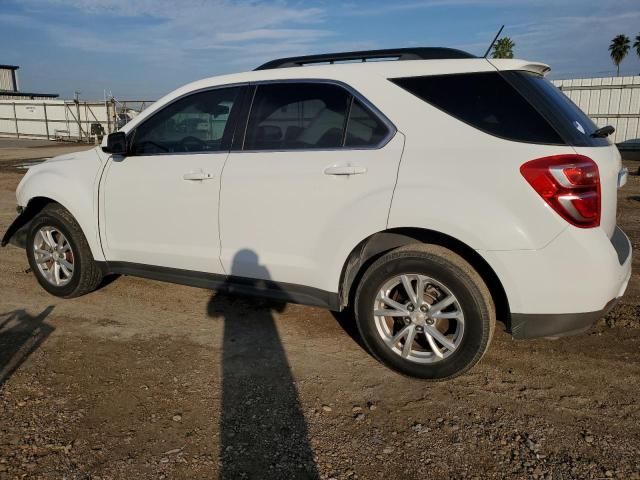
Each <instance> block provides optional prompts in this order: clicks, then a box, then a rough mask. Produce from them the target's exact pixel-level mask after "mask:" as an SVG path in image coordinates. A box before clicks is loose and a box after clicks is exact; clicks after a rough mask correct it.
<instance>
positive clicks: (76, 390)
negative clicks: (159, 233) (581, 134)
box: [0, 164, 640, 480]
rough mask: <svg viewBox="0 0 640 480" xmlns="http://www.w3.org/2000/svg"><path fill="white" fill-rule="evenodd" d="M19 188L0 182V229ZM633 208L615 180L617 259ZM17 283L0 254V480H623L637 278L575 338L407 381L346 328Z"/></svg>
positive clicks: (110, 288)
mask: <svg viewBox="0 0 640 480" xmlns="http://www.w3.org/2000/svg"><path fill="white" fill-rule="evenodd" d="M633 169H634V171H635V170H637V164H633ZM21 175H22V173H20V172H15V171H12V170H11V169H9V168H4V169H2V170H0V231H4V230H5V229H6V227H7V225H8V224H9V222H10V221H11V219H12V218H13V216H14V208H15V205H14V204H15V198H14V193H13V192H14V190H15V187H16V185H17V183H18V181H19V180H20V177H21ZM639 201H640V177H638V176H632V177H631V178H630V182H629V184H628V185H627V187H625V188H624V189H623V190H622V191H621V193H620V207H621V213H620V223H621V224H622V226H623V228H625V230H626V231H627V233H628V234H629V235H630V237H631V238H632V241H633V243H634V246H635V248H636V252H637V251H638V248H639V247H640V245H639V243H640V209H639V208H638V207H640V204H639V203H638V202H639ZM637 262H638V257H637V256H636V255H635V252H634V265H635V271H636V272H639V271H640V269H638V266H637ZM27 268H28V265H27V261H26V258H25V256H24V253H23V252H21V251H20V250H18V249H16V248H13V247H10V248H6V249H0V479H1V480H4V479H14V478H66V479H89V478H91V479H98V478H101V479H112V478H113V479H120V478H122V479H129V478H158V479H162V478H166V479H173V478H189V479H194V478H216V477H217V478H224V479H236V478H238V479H243V478H246V479H262V478H282V479H292V478H293V479H295V478H300V479H306V478H322V479H331V478H335V479H342V478H345V479H350V478H351V479H356V478H360V479H375V478H383V479H396V478H398V479H400V478H430V479H439V478H442V479H485V478H523V479H524V478H527V479H530V478H534V479H553V480H560V479H563V480H564V479H584V478H589V479H591V478H594V479H595V478H605V479H606V478H619V479H625V480H627V479H640V426H639V420H640V408H639V403H638V400H637V397H638V393H639V390H640V384H639V382H638V380H639V379H640V362H639V360H640V295H639V294H640V281H639V279H638V273H636V274H634V276H633V278H632V281H631V284H630V287H629V290H628V292H627V295H625V297H624V299H623V301H622V303H621V304H620V305H619V306H618V307H617V308H616V309H615V310H614V311H613V312H612V313H611V314H610V315H609V316H608V317H607V318H606V319H604V320H602V321H600V322H599V323H598V324H597V325H596V326H594V327H593V328H592V329H591V331H590V332H589V333H587V334H585V335H582V336H578V337H571V338H563V339H560V340H556V341H548V340H534V341H526V342H522V341H520V342H517V341H513V340H512V339H511V338H510V336H509V335H508V334H506V333H505V332H504V331H503V329H501V328H498V331H497V332H496V335H495V338H494V341H493V343H492V345H491V348H490V350H489V353H488V354H487V355H486V356H485V358H484V360H483V361H482V362H481V363H480V364H478V365H477V366H476V367H475V368H474V369H473V370H472V371H471V372H469V373H468V374H466V375H464V376H463V377H461V378H458V379H456V380H454V381H450V382H448V383H440V384H425V383H423V382H420V381H416V380H412V379H408V378H403V377H400V376H398V375H396V374H394V373H392V372H390V371H388V370H387V369H385V368H384V367H382V366H381V365H379V364H378V363H377V362H376V361H374V360H373V359H372V358H371V357H370V356H369V355H367V353H365V351H364V350H363V349H362V348H361V346H360V345H359V343H358V339H357V335H355V333H354V328H353V324H352V323H351V321H350V320H349V317H348V316H346V315H338V316H336V315H333V314H331V313H330V312H327V311H323V310H320V309H316V308H310V307H302V306H298V305H292V304H276V303H272V302H267V301H262V300H254V299H247V298H233V297H229V296H223V295H217V294H215V293H212V292H210V291H206V290H201V289H196V288H190V287H184V286H177V285H170V284H163V283H159V282H153V281H148V280H141V279H135V278H130V277H121V278H118V279H116V280H115V281H112V282H110V283H108V284H107V285H105V286H104V287H103V288H102V289H100V290H99V291H97V292H95V293H93V294H91V295H87V296H85V297H82V298H78V299H73V300H60V299H58V298H55V297H52V296H50V295H48V294H47V293H46V292H44V291H43V290H42V289H40V288H39V287H38V286H37V284H36V281H35V279H34V278H33V275H32V274H30V273H28V272H27Z"/></svg>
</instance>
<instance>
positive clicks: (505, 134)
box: [392, 72, 565, 144]
mask: <svg viewBox="0 0 640 480" xmlns="http://www.w3.org/2000/svg"><path fill="white" fill-rule="evenodd" d="M392 81H393V82H394V83H396V84H397V85H399V86H400V87H402V88H404V89H405V90H407V91H409V92H411V93H412V94H414V95H416V96H417V97H418V98H421V99H422V100H424V101H425V102H428V103H430V104H432V105H433V106H435V107H437V108H439V109H440V110H443V111H445V112H446V113H448V114H449V115H452V116H453V117H455V118H457V119H458V120H461V121H463V122H466V123H468V124H469V125H471V126H473V127H475V128H477V129H479V130H482V131H484V132H487V133H490V134H492V135H495V136H497V137H502V138H506V139H508V140H515V141H520V142H531V143H551V144H564V143H565V142H563V141H562V139H561V138H560V136H559V135H558V133H557V132H556V131H555V130H554V129H553V128H552V127H551V125H549V122H547V121H546V120H545V119H544V118H543V117H542V116H541V115H540V114H539V113H538V112H537V111H536V109H535V108H534V107H533V106H532V105H531V104H530V103H529V102H528V101H527V100H526V99H525V98H524V97H523V96H522V95H521V94H520V93H518V91H517V90H516V89H515V88H514V87H513V86H511V84H510V83H509V82H507V80H505V79H504V78H503V77H502V76H500V74H499V73H498V72H481V73H464V74H453V75H434V76H428V77H409V78H397V79H394V80H392Z"/></svg>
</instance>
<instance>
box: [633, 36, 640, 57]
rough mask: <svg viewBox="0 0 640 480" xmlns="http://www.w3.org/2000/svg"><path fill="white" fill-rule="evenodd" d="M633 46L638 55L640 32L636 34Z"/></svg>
mask: <svg viewBox="0 0 640 480" xmlns="http://www.w3.org/2000/svg"><path fill="white" fill-rule="evenodd" d="M633 48H635V49H636V53H637V54H638V56H639V57H640V33H639V34H638V35H636V41H635V42H634V43H633Z"/></svg>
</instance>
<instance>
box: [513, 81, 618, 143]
mask: <svg viewBox="0 0 640 480" xmlns="http://www.w3.org/2000/svg"><path fill="white" fill-rule="evenodd" d="M502 75H503V76H504V78H506V79H507V81H509V83H511V84H512V85H513V86H514V87H515V88H516V89H518V91H520V93H521V94H522V95H524V97H525V98H526V99H527V100H529V102H531V104H533V105H534V106H535V107H536V108H537V109H538V111H539V112H540V113H542V114H543V115H544V116H545V117H546V118H547V119H548V120H549V123H551V125H553V127H554V128H555V129H556V131H558V132H559V133H560V135H561V136H562V138H563V139H564V140H565V142H566V143H568V144H569V145H573V146H575V147H599V146H607V145H609V140H608V139H606V138H594V137H592V136H591V134H592V133H593V132H594V131H595V130H597V128H598V127H597V126H596V124H595V123H593V120H591V119H590V118H589V117H588V116H587V115H586V114H585V113H584V112H583V111H582V110H580V108H579V107H578V106H577V105H576V104H575V103H573V102H572V101H571V99H570V98H569V97H567V96H566V95H565V94H564V93H562V92H561V91H560V89H558V88H557V87H556V86H555V85H553V84H552V83H551V82H550V81H548V80H546V79H545V78H544V77H542V76H540V75H536V74H534V73H530V72H522V71H510V72H502Z"/></svg>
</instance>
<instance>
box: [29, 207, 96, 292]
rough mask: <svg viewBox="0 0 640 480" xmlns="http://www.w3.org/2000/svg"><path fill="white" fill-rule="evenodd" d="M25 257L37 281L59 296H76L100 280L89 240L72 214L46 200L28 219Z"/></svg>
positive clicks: (91, 287)
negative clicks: (36, 213) (30, 220)
mask: <svg viewBox="0 0 640 480" xmlns="http://www.w3.org/2000/svg"><path fill="white" fill-rule="evenodd" d="M27 258H28V260H29V265H30V266H31V270H32V271H33V273H34V274H35V276H36V279H37V280H38V283H40V285H41V286H42V288H44V289H45V290H46V291H47V292H49V293H51V294H52V295H55V296H58V297H65V298H71V297H78V296H80V295H84V294H85V293H88V292H91V291H93V290H95V289H96V288H97V287H98V285H99V284H100V281H101V280H102V276H103V275H102V271H101V270H100V268H99V267H98V266H97V265H96V263H95V261H94V259H93V255H92V254H91V250H90V248H89V244H88V243H87V240H86V238H85V236H84V234H83V233H82V230H81V229H80V226H79V225H78V223H77V222H76V220H75V219H74V218H73V216H72V215H71V214H70V213H69V212H68V211H67V210H66V209H65V208H64V207H62V206H61V205H58V204H49V205H47V206H46V207H45V208H44V209H43V210H42V212H40V213H39V214H38V215H37V216H36V217H35V218H34V219H33V220H32V222H31V226H30V228H29V235H28V237H27Z"/></svg>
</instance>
